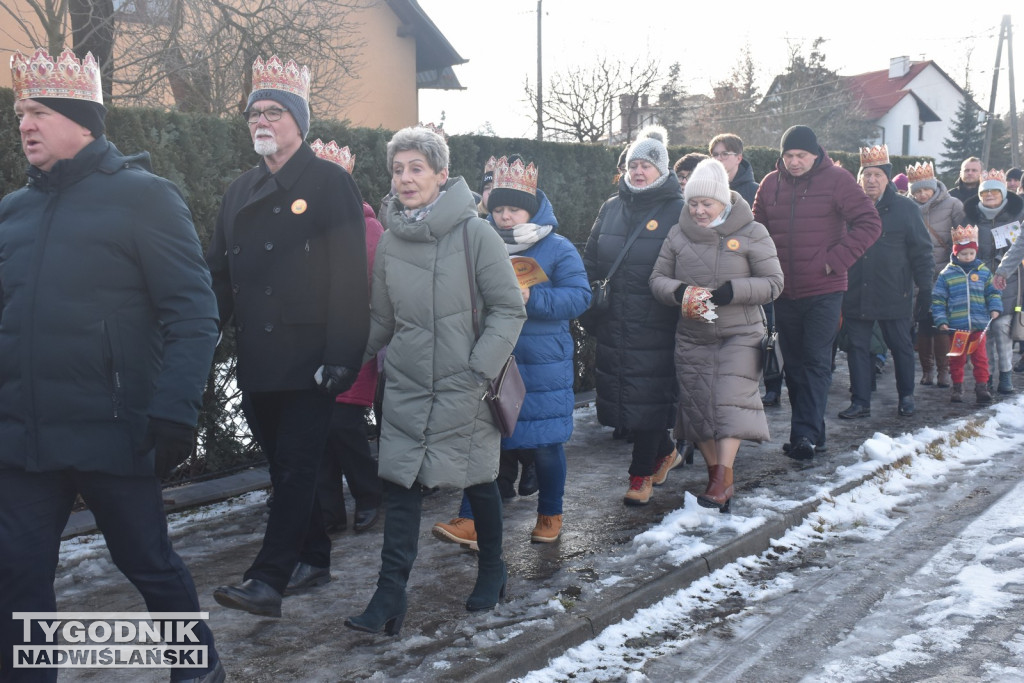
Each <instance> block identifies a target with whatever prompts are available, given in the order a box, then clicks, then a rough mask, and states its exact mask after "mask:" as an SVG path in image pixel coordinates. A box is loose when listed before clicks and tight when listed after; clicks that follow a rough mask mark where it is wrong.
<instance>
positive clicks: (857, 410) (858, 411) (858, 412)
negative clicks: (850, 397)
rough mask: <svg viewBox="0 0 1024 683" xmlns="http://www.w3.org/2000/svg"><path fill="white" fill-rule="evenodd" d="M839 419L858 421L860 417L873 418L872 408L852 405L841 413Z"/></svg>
mask: <svg viewBox="0 0 1024 683" xmlns="http://www.w3.org/2000/svg"><path fill="white" fill-rule="evenodd" d="M839 417H841V418H843V419H844V420H856V419H857V418H859V417H871V408H869V407H867V406H859V405H857V404H856V403H851V404H850V407H849V408H847V409H846V410H840V411H839Z"/></svg>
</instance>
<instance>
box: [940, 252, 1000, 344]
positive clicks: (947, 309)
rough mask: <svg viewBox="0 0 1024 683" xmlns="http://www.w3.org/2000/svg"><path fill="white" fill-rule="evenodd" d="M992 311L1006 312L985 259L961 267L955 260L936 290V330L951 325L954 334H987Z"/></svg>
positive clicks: (946, 268)
mask: <svg viewBox="0 0 1024 683" xmlns="http://www.w3.org/2000/svg"><path fill="white" fill-rule="evenodd" d="M992 311H999V312H1000V313H1002V312H1003V302H1002V298H1001V297H1000V295H999V290H997V289H996V288H995V285H993V284H992V273H991V272H990V271H989V269H988V268H987V267H986V266H985V263H984V262H983V261H982V260H981V259H974V261H972V262H971V263H969V264H967V265H961V264H960V262H959V261H958V260H957V258H956V256H951V257H950V261H949V265H948V266H946V267H945V268H944V269H943V270H942V272H941V273H939V277H938V278H936V280H935V285H934V286H933V287H932V318H933V319H934V320H935V327H939V326H940V325H949V327H950V329H953V330H983V329H985V326H986V325H988V322H989V319H990V313H991V312H992Z"/></svg>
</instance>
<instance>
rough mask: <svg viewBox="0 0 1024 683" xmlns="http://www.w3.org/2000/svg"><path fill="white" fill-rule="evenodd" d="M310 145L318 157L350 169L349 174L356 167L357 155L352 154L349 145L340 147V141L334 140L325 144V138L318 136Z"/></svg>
mask: <svg viewBox="0 0 1024 683" xmlns="http://www.w3.org/2000/svg"><path fill="white" fill-rule="evenodd" d="M309 146H310V147H311V148H312V149H313V153H314V154H316V155H317V156H318V157H320V158H321V159H326V160H327V161H333V162H334V163H336V164H337V165H338V166H341V167H342V168H343V169H345V170H346V171H348V172H349V175H351V174H352V169H354V168H355V167H356V156H355V155H354V154H352V152H351V151H350V150H349V148H348V146H347V145H346V146H345V147H338V143H337V142H335V141H334V140H331V141H330V142H328V143H327V144H326V145H325V144H324V141H323V140H321V139H320V138H317V139H316V140H314V141H313V142H311V143H310V145H309Z"/></svg>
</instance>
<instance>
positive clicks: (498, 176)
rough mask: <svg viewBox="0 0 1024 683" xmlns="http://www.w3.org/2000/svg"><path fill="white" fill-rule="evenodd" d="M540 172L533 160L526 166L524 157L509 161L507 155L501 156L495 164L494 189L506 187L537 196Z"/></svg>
mask: <svg viewBox="0 0 1024 683" xmlns="http://www.w3.org/2000/svg"><path fill="white" fill-rule="evenodd" d="M538 173H539V170H538V169H537V167H536V166H534V165H533V162H532V161H531V162H530V163H529V164H526V165H525V166H524V165H523V160H522V159H518V158H516V159H514V160H513V161H512V162H511V163H509V160H508V158H507V157H501V158H500V159H498V160H497V161H496V162H495V164H494V186H493V190H497V189H499V188H502V187H504V188H508V189H510V190H519V191H520V192H526V193H527V194H532V195H534V196H536V195H537V175H538ZM493 190H492V191H493Z"/></svg>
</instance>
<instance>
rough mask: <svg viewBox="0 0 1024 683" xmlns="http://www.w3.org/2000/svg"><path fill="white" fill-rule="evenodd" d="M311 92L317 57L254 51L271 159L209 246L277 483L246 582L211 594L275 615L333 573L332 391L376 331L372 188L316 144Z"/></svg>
mask: <svg viewBox="0 0 1024 683" xmlns="http://www.w3.org/2000/svg"><path fill="white" fill-rule="evenodd" d="M308 98H309V69H308V68H307V67H305V66H303V67H301V68H300V67H299V66H298V65H297V64H296V63H295V62H294V61H292V60H288V62H286V63H282V61H281V60H280V59H279V58H278V57H277V56H274V57H271V58H270V59H269V60H267V62H266V63H264V61H263V60H262V59H260V58H257V59H256V62H255V63H254V64H253V91H252V94H250V95H249V100H248V103H247V104H246V110H245V112H244V114H243V116H244V118H245V120H246V121H247V122H248V125H249V133H250V134H251V135H252V140H253V148H254V149H255V151H256V153H257V154H259V155H260V156H261V157H262V159H261V160H260V162H259V164H258V165H257V166H256V167H255V168H253V169H251V170H249V171H247V172H246V173H244V174H242V176H241V177H239V178H238V179H237V180H235V181H234V182H233V183H232V184H231V186H230V187H229V188H228V190H227V192H226V193H225V195H224V201H223V203H222V204H221V212H220V216H219V218H218V220H217V227H216V231H215V232H214V236H213V241H212V242H211V244H210V249H209V252H208V253H207V256H206V259H207V262H208V263H209V265H210V272H211V273H212V275H213V288H214V291H215V292H216V294H217V302H218V304H219V307H220V323H221V327H222V328H223V327H224V326H225V325H226V324H227V323H228V322H229V321H233V323H234V333H235V341H236V344H237V347H238V348H237V351H238V371H237V381H238V386H239V388H240V389H241V390H242V392H243V395H244V398H245V400H246V402H247V404H248V407H249V409H248V410H247V411H246V415H247V418H248V419H249V421H250V427H251V429H252V432H253V434H254V436H255V437H256V438H257V441H258V442H259V445H260V448H261V449H262V450H263V453H264V455H266V457H267V462H268V464H269V466H270V479H271V483H272V484H273V486H274V501H273V504H272V505H271V507H270V516H269V519H268V520H267V529H266V533H265V535H264V537H263V546H262V547H261V548H260V551H259V553H258V555H257V556H256V559H255V560H254V561H253V563H252V565H251V566H250V567H249V569H248V570H247V571H246V572H245V575H244V577H243V578H244V580H243V582H242V583H241V584H239V585H234V586H222V587H220V588H218V589H217V590H216V591H214V598H216V600H217V602H219V603H220V604H221V605H224V606H225V607H230V608H233V609H239V610H243V611H246V612H250V613H252V614H257V615H263V616H272V617H279V616H281V598H282V596H283V595H284V594H285V592H286V591H287V592H296V591H300V590H304V589H307V588H311V587H313V586H318V585H321V584H324V583H327V582H328V581H330V580H331V575H330V551H331V541H330V538H329V537H328V535H327V531H326V529H325V528H324V521H323V517H322V515H321V512H320V507H319V503H318V501H317V499H316V477H317V470H318V469H319V466H320V460H321V457H322V455H323V452H324V447H325V445H326V442H327V435H328V431H329V428H330V421H331V410H332V408H333V405H334V399H335V397H336V396H337V395H338V394H341V393H343V392H344V391H346V390H347V389H348V388H349V387H351V386H352V384H353V382H354V381H355V379H356V376H357V375H358V373H359V367H360V365H361V364H362V355H363V349H364V348H365V347H366V340H367V335H368V332H369V298H368V286H367V280H366V243H365V232H366V226H365V223H364V221H363V208H362V207H363V202H362V198H361V197H360V195H359V190H358V189H357V188H356V185H355V182H353V180H352V177H351V176H350V175H349V174H348V173H346V172H345V171H344V170H343V169H342V168H341V167H340V166H338V165H337V164H333V163H331V162H330V161H326V160H324V159H319V158H317V157H316V155H315V154H314V153H313V150H312V149H311V148H310V146H309V145H308V144H306V143H305V138H306V134H307V133H308V132H309V104H308Z"/></svg>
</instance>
